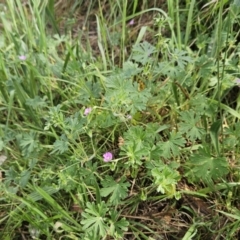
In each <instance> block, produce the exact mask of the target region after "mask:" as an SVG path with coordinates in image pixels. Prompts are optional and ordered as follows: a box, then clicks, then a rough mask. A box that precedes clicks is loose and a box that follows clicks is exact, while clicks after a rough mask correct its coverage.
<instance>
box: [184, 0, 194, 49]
mask: <svg viewBox="0 0 240 240" xmlns="http://www.w3.org/2000/svg"><path fill="white" fill-rule="evenodd" d="M195 3H196V0H191V2H190V6H189V8H188V19H187V26H186V32H185V39H184V45H185V46H187V44H188V41H189V36H190V33H191V30H192V25H193V11H194V6H195ZM187 7H188V5H187Z"/></svg>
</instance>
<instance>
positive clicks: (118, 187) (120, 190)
mask: <svg viewBox="0 0 240 240" xmlns="http://www.w3.org/2000/svg"><path fill="white" fill-rule="evenodd" d="M125 180H126V178H125V177H124V178H122V179H121V180H120V181H119V182H115V181H114V179H113V178H112V177H110V176H107V177H106V179H105V180H104V181H103V182H102V185H103V186H104V187H103V188H102V189H101V190H100V193H101V196H103V197H107V196H109V195H111V197H110V199H109V200H110V202H111V203H112V204H118V203H119V202H120V201H121V200H122V199H124V198H125V197H127V195H128V194H127V192H128V187H129V186H130V184H129V183H128V182H125Z"/></svg>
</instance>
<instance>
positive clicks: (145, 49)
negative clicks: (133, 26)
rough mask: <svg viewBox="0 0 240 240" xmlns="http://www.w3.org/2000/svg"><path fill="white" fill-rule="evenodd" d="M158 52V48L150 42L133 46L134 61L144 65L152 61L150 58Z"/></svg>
mask: <svg viewBox="0 0 240 240" xmlns="http://www.w3.org/2000/svg"><path fill="white" fill-rule="evenodd" d="M154 52H156V47H154V46H153V45H151V44H150V43H148V42H143V43H139V44H136V45H134V46H133V56H132V59H133V60H135V61H136V62H140V63H142V64H143V65H145V64H146V63H148V62H149V61H150V58H149V57H150V56H151V55H152V54H153V53H154Z"/></svg>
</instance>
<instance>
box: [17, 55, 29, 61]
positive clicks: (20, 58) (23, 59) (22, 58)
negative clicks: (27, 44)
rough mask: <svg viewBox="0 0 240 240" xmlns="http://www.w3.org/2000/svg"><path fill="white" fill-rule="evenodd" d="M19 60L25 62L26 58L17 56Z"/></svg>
mask: <svg viewBox="0 0 240 240" xmlns="http://www.w3.org/2000/svg"><path fill="white" fill-rule="evenodd" d="M18 58H19V60H22V61H25V60H26V59H27V57H26V56H25V55H20V56H18Z"/></svg>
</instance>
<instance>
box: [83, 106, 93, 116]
mask: <svg viewBox="0 0 240 240" xmlns="http://www.w3.org/2000/svg"><path fill="white" fill-rule="evenodd" d="M91 111H92V108H90V107H89V108H86V109H85V111H84V115H85V116H87V115H88V114H89V113H90V112H91Z"/></svg>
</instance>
